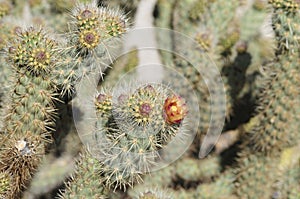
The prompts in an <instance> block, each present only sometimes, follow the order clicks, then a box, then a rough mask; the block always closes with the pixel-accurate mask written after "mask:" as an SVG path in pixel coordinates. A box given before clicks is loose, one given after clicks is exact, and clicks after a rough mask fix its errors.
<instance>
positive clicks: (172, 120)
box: [96, 84, 187, 188]
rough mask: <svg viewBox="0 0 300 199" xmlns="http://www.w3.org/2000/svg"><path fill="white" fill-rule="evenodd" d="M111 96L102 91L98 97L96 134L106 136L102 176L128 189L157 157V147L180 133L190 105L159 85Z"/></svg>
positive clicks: (160, 146)
mask: <svg viewBox="0 0 300 199" xmlns="http://www.w3.org/2000/svg"><path fill="white" fill-rule="evenodd" d="M104 96H107V97H104ZM109 96H112V94H105V93H100V94H99V95H98V96H97V98H96V106H97V107H98V111H99V112H98V120H99V122H97V129H96V131H97V132H96V133H97V134H98V136H97V137H99V139H100V138H101V137H102V138H103V136H104V140H102V141H101V140H99V142H104V143H103V147H104V149H102V150H103V152H102V153H103V155H102V156H103V157H101V155H100V161H101V162H103V173H102V175H103V177H104V178H105V182H106V184H107V186H114V187H121V188H125V187H126V185H131V184H132V183H134V182H135V181H139V180H140V175H141V174H143V173H146V172H148V171H149V169H150V168H151V167H152V166H153V163H154V162H155V161H156V158H158V150H160V149H163V148H164V146H165V145H167V144H168V143H169V142H170V141H171V140H172V138H173V137H175V136H176V135H177V134H179V133H180V129H181V126H182V122H183V120H184V118H185V116H186V114H187V105H186V104H185V101H184V99H182V98H181V97H180V96H177V95H176V94H173V93H171V92H170V91H169V90H167V89H166V88H163V87H162V86H159V85H150V84H149V85H146V86H141V87H138V88H137V89H135V90H133V91H130V92H126V93H120V95H119V96H117V97H116V99H115V100H114V98H111V97H109ZM109 99H111V100H112V101H111V102H108V101H107V100H109ZM100 105H101V106H100ZM100 107H101V108H100ZM103 107H109V108H105V109H104V108H103ZM107 116H109V117H107ZM102 121H107V122H106V123H105V124H103V122H102ZM100 151H101V149H100ZM124 160H125V162H123V161H124Z"/></svg>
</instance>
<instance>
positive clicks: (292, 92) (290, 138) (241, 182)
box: [235, 1, 300, 198]
mask: <svg viewBox="0 0 300 199" xmlns="http://www.w3.org/2000/svg"><path fill="white" fill-rule="evenodd" d="M269 3H270V4H271V6H272V7H273V9H274V13H273V27H274V32H275V35H276V37H275V38H276V43H277V46H278V48H277V49H276V55H277V57H276V58H275V60H274V61H273V62H272V63H271V64H270V65H268V67H269V69H268V70H267V71H268V76H267V77H266V82H267V83H266V84H265V85H264V92H263V94H262V96H261V101H260V102H261V103H260V107H259V111H258V114H257V115H256V119H257V123H256V125H255V126H256V127H254V128H253V129H252V130H251V131H250V133H249V132H248V133H246V134H245V135H243V138H244V139H245V140H244V145H242V152H241V154H240V155H239V159H238V163H239V164H238V169H237V173H236V176H237V179H236V183H235V184H236V189H235V192H236V194H237V195H238V196H239V197H247V198H253V197H258V198H269V197H275V198H276V197H277V196H276V195H277V193H278V192H276V191H274V190H273V185H274V184H276V182H277V181H281V180H278V179H282V177H280V174H281V173H282V172H283V171H281V169H280V168H279V167H278V162H280V159H279V157H280V154H281V153H284V151H285V150H286V149H287V148H288V147H293V146H295V145H297V144H299V140H300V138H299V133H298V129H299V124H298V122H297V121H299V108H300V106H299V105H300V104H299V100H298V99H299V96H300V93H299V91H298V89H297V88H298V87H299V85H300V76H299V66H298V63H299V51H298V48H299V46H298V41H299V32H298V31H297V27H298V25H297V23H295V21H297V20H299V12H298V11H295V10H294V9H293V7H294V6H293V5H295V4H296V3H297V2H296V1H292V2H291V1H276V2H275V1H269ZM290 15H293V17H292V18H290V19H289V20H286V19H287V18H289V17H290ZM274 19H276V20H274ZM283 21H284V23H283ZM286 23H287V24H286ZM287 28H288V29H287ZM293 30H295V31H293ZM282 99H284V101H283V100H282ZM291 158H292V157H291ZM255 162H256V163H255ZM253 163H255V164H253ZM259 175H264V179H257V178H256V177H255V176H259ZM290 188H292V186H291V187H290ZM279 192H280V191H279ZM282 192H283V193H284V191H282ZM284 194H286V193H284Z"/></svg>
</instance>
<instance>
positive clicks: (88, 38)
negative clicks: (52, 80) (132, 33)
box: [56, 1, 128, 98]
mask: <svg viewBox="0 0 300 199" xmlns="http://www.w3.org/2000/svg"><path fill="white" fill-rule="evenodd" d="M70 24H71V28H70V32H69V33H67V34H65V36H66V39H67V42H66V44H65V46H64V47H63V48H62V50H61V59H60V60H58V71H57V82H56V84H57V85H60V90H61V96H62V98H70V97H71V98H72V96H73V95H74V93H75V92H76V91H75V88H74V87H75V84H76V83H77V82H78V81H79V80H80V79H81V78H82V77H85V76H86V75H88V74H90V73H91V72H92V71H95V70H100V73H101V76H102V77H103V75H104V72H105V70H106V69H107V67H108V65H109V64H110V63H111V61H112V60H111V57H110V56H111V55H110V50H113V48H115V49H114V50H116V48H117V47H119V46H120V42H119V39H118V38H119V37H120V36H121V35H122V34H123V33H125V32H126V31H127V29H128V22H127V18H126V17H125V15H124V14H123V13H122V12H121V11H119V10H112V9H109V8H104V7H98V6H97V2H96V1H91V2H90V3H78V5H76V6H75V7H74V8H73V10H72V14H71V23H70Z"/></svg>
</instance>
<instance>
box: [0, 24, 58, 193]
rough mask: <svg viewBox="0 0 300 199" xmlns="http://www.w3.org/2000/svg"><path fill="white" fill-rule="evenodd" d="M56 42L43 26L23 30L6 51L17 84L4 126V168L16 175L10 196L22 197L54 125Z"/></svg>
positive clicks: (2, 135)
mask: <svg viewBox="0 0 300 199" xmlns="http://www.w3.org/2000/svg"><path fill="white" fill-rule="evenodd" d="M55 46H56V42H55V41H54V40H52V39H50V38H49V37H48V36H47V35H46V34H45V33H44V31H43V30H42V29H36V28H29V29H27V30H22V31H21V32H20V33H19V34H18V35H17V36H16V38H15V40H14V41H13V42H12V43H11V44H10V45H9V47H8V51H7V53H6V55H7V58H8V64H9V65H10V66H11V67H12V68H13V77H14V85H13V86H12V90H11V93H10V99H9V104H8V110H7V116H6V117H5V119H4V127H3V129H1V131H2V134H1V137H2V138H1V152H0V160H1V163H0V170H1V171H5V172H8V173H9V174H10V175H11V177H12V185H13V186H12V187H11V189H10V192H8V193H7V195H6V196H5V197H6V198H18V197H20V195H21V192H22V191H23V190H24V188H25V187H26V186H27V185H28V183H29V181H30V179H31V178H32V176H33V174H34V172H35V170H36V168H37V167H38V165H39V163H40V161H41V159H42V158H43V155H44V154H45V147H46V146H47V144H48V143H50V142H51V140H52V139H51V131H52V130H53V127H54V122H55V120H54V118H55V108H54V102H55V100H56V88H55V85H54V84H53V80H52V77H53V76H52V74H51V72H52V70H53V69H54V67H55V60H56V51H55Z"/></svg>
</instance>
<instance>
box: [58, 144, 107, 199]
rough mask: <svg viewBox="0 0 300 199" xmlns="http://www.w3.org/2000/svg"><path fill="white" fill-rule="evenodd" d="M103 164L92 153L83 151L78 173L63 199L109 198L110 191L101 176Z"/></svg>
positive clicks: (78, 164)
mask: <svg viewBox="0 0 300 199" xmlns="http://www.w3.org/2000/svg"><path fill="white" fill-rule="evenodd" d="M100 172H101V164H100V162H99V161H98V160H97V159H95V158H94V157H93V156H92V155H91V154H90V152H88V151H87V150H86V151H83V152H82V153H81V155H80V158H79V159H78V160H77V165H76V171H75V173H74V174H72V176H71V180H70V181H69V182H67V188H66V190H64V192H62V193H61V195H60V198H61V199H75V198H76V199H83V198H95V199H96V198H97V199H105V198H108V189H107V188H105V187H104V186H103V184H102V183H103V182H102V178H101V176H100Z"/></svg>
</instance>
